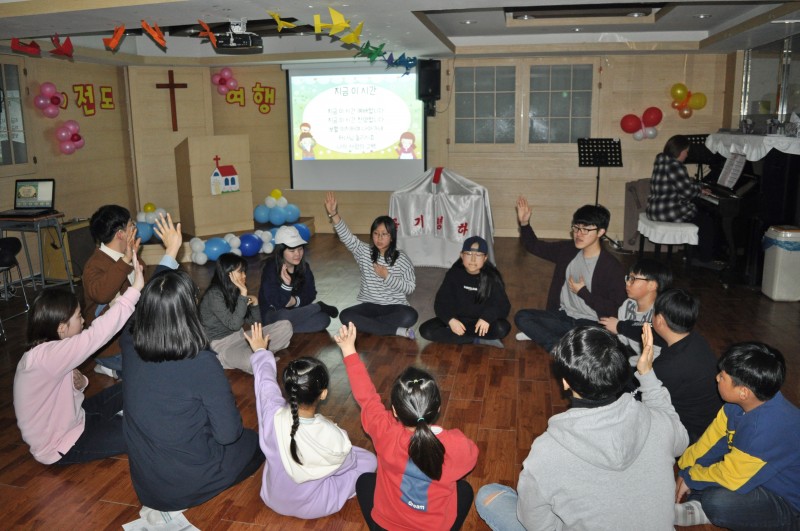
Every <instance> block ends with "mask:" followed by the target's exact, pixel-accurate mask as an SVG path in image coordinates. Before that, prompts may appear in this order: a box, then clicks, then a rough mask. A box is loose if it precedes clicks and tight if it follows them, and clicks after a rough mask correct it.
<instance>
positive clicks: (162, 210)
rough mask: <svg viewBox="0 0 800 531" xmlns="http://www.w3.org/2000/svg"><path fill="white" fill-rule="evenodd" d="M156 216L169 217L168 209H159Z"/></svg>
mask: <svg viewBox="0 0 800 531" xmlns="http://www.w3.org/2000/svg"><path fill="white" fill-rule="evenodd" d="M156 216H164V217H167V209H166V208H161V207H159V208H157V209H156Z"/></svg>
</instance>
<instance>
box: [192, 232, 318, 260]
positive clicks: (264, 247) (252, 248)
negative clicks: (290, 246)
mask: <svg viewBox="0 0 800 531" xmlns="http://www.w3.org/2000/svg"><path fill="white" fill-rule="evenodd" d="M294 226H295V228H297V232H299V233H300V237H301V238H303V239H304V240H305V241H309V239H310V238H311V231H310V230H309V228H308V227H306V226H305V225H303V224H302V223H296V224H295V225H294ZM276 232H278V227H273V228H271V229H270V230H257V231H255V232H253V233H245V234H242V235H241V236H236V235H235V234H232V233H229V234H226V235H225V236H224V237H222V238H219V237H214V238H209V239H208V240H207V241H203V240H202V239H200V238H197V237H195V238H192V239H191V240H189V246H190V247H191V248H192V256H191V258H192V262H194V263H195V264H197V265H203V264H205V263H206V262H208V261H209V260H216V259H217V258H219V255H221V254H223V253H233V254H238V255H239V256H245V257H250V256H255V255H257V254H258V253H263V254H269V253H271V252H272V251H274V250H275V233H276Z"/></svg>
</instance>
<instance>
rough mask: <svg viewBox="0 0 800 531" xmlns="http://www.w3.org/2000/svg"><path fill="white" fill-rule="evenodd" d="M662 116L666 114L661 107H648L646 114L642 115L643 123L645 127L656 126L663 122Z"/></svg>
mask: <svg viewBox="0 0 800 531" xmlns="http://www.w3.org/2000/svg"><path fill="white" fill-rule="evenodd" d="M662 118H664V114H663V113H662V112H661V109H659V108H658V107H648V108H647V109H645V110H644V114H643V115H642V123H643V124H644V126H645V127H655V126H657V125H658V124H660V123H661V119H662Z"/></svg>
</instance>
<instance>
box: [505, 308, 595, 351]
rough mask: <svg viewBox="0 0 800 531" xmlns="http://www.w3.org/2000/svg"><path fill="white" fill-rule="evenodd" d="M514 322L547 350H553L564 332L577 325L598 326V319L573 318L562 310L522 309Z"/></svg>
mask: <svg viewBox="0 0 800 531" xmlns="http://www.w3.org/2000/svg"><path fill="white" fill-rule="evenodd" d="M514 322H515V323H516V324H517V328H519V329H520V330H521V331H522V332H524V333H525V335H526V336H528V337H529V338H531V340H532V341H533V342H535V343H538V344H539V345H541V346H542V348H544V349H545V350H546V351H547V352H550V351H551V350H553V347H555V346H556V345H557V344H558V342H559V341H561V338H562V337H564V334H566V333H567V332H569V331H570V330H572V329H573V328H575V327H576V326H584V325H594V326H597V321H592V320H590V319H573V318H572V317H570V316H569V315H567V313H566V312H564V311H562V310H559V311H557V312H554V311H551V310H520V311H518V312H517V314H516V315H515V316H514Z"/></svg>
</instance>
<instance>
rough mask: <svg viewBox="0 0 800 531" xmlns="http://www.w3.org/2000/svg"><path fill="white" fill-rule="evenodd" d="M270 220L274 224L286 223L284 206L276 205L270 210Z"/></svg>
mask: <svg viewBox="0 0 800 531" xmlns="http://www.w3.org/2000/svg"><path fill="white" fill-rule="evenodd" d="M269 222H270V223H272V224H273V225H283V224H284V223H286V210H284V208H283V207H275V208H273V209H271V210H270V212H269Z"/></svg>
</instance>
